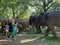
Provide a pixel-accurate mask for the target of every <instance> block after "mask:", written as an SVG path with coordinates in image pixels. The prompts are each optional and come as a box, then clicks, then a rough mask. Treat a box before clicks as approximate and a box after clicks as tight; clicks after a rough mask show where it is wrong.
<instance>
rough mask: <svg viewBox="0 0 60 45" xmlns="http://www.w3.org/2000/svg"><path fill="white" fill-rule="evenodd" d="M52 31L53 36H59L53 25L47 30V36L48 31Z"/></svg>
mask: <svg viewBox="0 0 60 45" xmlns="http://www.w3.org/2000/svg"><path fill="white" fill-rule="evenodd" d="M50 31H51V32H52V34H53V37H54V38H57V36H56V32H55V30H54V27H53V26H50V27H48V29H47V30H46V33H45V36H47V35H48V32H50Z"/></svg>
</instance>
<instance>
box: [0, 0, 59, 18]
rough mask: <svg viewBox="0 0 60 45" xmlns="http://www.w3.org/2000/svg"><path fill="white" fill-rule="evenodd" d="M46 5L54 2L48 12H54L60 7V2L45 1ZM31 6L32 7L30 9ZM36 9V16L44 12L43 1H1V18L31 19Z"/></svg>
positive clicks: (54, 0)
mask: <svg viewBox="0 0 60 45" xmlns="http://www.w3.org/2000/svg"><path fill="white" fill-rule="evenodd" d="M45 1H46V4H47V3H48V1H52V2H51V3H50V4H49V5H51V7H50V8H49V9H48V11H53V10H55V9H57V8H58V7H60V1H59V0H58V1H56V0H45ZM29 6H30V7H31V8H30V9H29ZM32 8H35V10H36V11H35V14H37V13H38V14H39V13H41V12H43V11H44V9H43V0H0V15H1V16H0V18H4V17H5V18H6V17H7V16H8V14H9V16H10V17H11V18H13V15H14V16H16V17H19V18H29V16H30V15H31V13H33V12H32V11H33V9H32Z"/></svg>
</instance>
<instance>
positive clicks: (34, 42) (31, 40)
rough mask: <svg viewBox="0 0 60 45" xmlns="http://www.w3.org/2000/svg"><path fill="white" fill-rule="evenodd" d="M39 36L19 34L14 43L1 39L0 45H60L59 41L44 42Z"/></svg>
mask: <svg viewBox="0 0 60 45" xmlns="http://www.w3.org/2000/svg"><path fill="white" fill-rule="evenodd" d="M41 37H42V35H40V34H19V35H18V36H17V37H16V38H17V40H16V41H13V40H7V39H3V40H0V45H60V41H59V40H58V41H55V40H46V39H45V38H41Z"/></svg>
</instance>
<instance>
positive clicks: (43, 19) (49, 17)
mask: <svg viewBox="0 0 60 45" xmlns="http://www.w3.org/2000/svg"><path fill="white" fill-rule="evenodd" d="M17 21H18V25H17V27H18V29H19V31H23V30H24V29H25V28H26V27H29V26H32V27H35V28H36V32H37V33H41V32H42V31H41V28H40V26H42V27H43V26H47V29H46V32H45V34H44V36H48V34H49V32H50V31H51V32H52V34H53V37H54V38H57V35H56V32H55V30H54V26H57V27H58V26H60V10H55V11H52V12H47V13H44V12H42V13H40V14H39V15H31V16H30V18H29V19H17Z"/></svg>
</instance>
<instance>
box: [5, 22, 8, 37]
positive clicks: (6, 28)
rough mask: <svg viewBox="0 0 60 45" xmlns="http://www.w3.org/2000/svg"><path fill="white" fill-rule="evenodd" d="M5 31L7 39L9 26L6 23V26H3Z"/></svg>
mask: <svg viewBox="0 0 60 45" xmlns="http://www.w3.org/2000/svg"><path fill="white" fill-rule="evenodd" d="M5 31H6V37H8V34H9V25H8V22H6V24H5Z"/></svg>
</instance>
